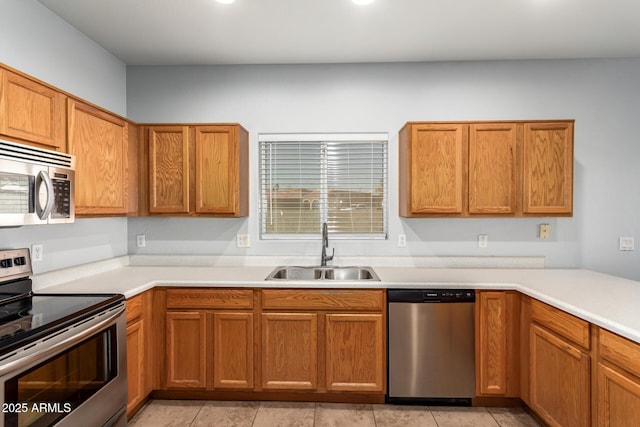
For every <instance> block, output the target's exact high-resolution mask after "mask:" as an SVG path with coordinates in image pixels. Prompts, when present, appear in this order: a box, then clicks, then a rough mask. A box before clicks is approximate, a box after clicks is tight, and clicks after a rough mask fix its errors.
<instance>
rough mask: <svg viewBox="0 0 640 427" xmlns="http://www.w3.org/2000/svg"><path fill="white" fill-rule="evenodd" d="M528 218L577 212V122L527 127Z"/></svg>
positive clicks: (525, 148) (525, 185) (526, 195)
mask: <svg viewBox="0 0 640 427" xmlns="http://www.w3.org/2000/svg"><path fill="white" fill-rule="evenodd" d="M523 152H524V156H523V169H524V206H523V212H524V213H525V214H571V213H572V212H573V122H557V123H525V125H524V149H523Z"/></svg>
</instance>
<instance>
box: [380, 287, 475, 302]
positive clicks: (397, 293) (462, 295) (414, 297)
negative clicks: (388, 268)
mask: <svg viewBox="0 0 640 427" xmlns="http://www.w3.org/2000/svg"><path fill="white" fill-rule="evenodd" d="M387 300H388V301H389V302H453V303H455V302H474V301H475V300H476V293H475V291H474V290H473V289H389V291H388V292H387Z"/></svg>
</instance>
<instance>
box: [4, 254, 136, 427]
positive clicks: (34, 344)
mask: <svg viewBox="0 0 640 427" xmlns="http://www.w3.org/2000/svg"><path fill="white" fill-rule="evenodd" d="M31 274H32V270H31V260H30V257H29V250H28V249H15V250H3V251H0V402H2V408H1V409H2V414H1V417H0V427H2V426H50V425H60V426H65V425H68V426H103V425H106V426H121V425H122V426H124V425H126V403H127V372H126V319H125V303H124V297H123V296H122V295H119V294H34V293H33V291H32V281H31V279H30V276H31Z"/></svg>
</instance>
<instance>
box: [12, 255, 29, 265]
mask: <svg viewBox="0 0 640 427" xmlns="http://www.w3.org/2000/svg"><path fill="white" fill-rule="evenodd" d="M13 263H14V264H15V265H25V264H26V263H27V259H26V258H25V257H23V256H19V257H16V258H14V259H13Z"/></svg>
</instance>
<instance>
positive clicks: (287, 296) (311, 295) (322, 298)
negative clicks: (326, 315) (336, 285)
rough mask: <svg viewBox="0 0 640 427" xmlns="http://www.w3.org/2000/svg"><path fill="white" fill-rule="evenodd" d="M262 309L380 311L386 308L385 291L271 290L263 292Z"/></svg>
mask: <svg viewBox="0 0 640 427" xmlns="http://www.w3.org/2000/svg"><path fill="white" fill-rule="evenodd" d="M262 308H264V309H291V310H296V309H300V310H345V309H354V310H375V311H379V310H382V309H383V308H384V291H378V290H367V291H364V290H327V289H324V290H307V289H304V290H298V289H269V290H263V291H262Z"/></svg>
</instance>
